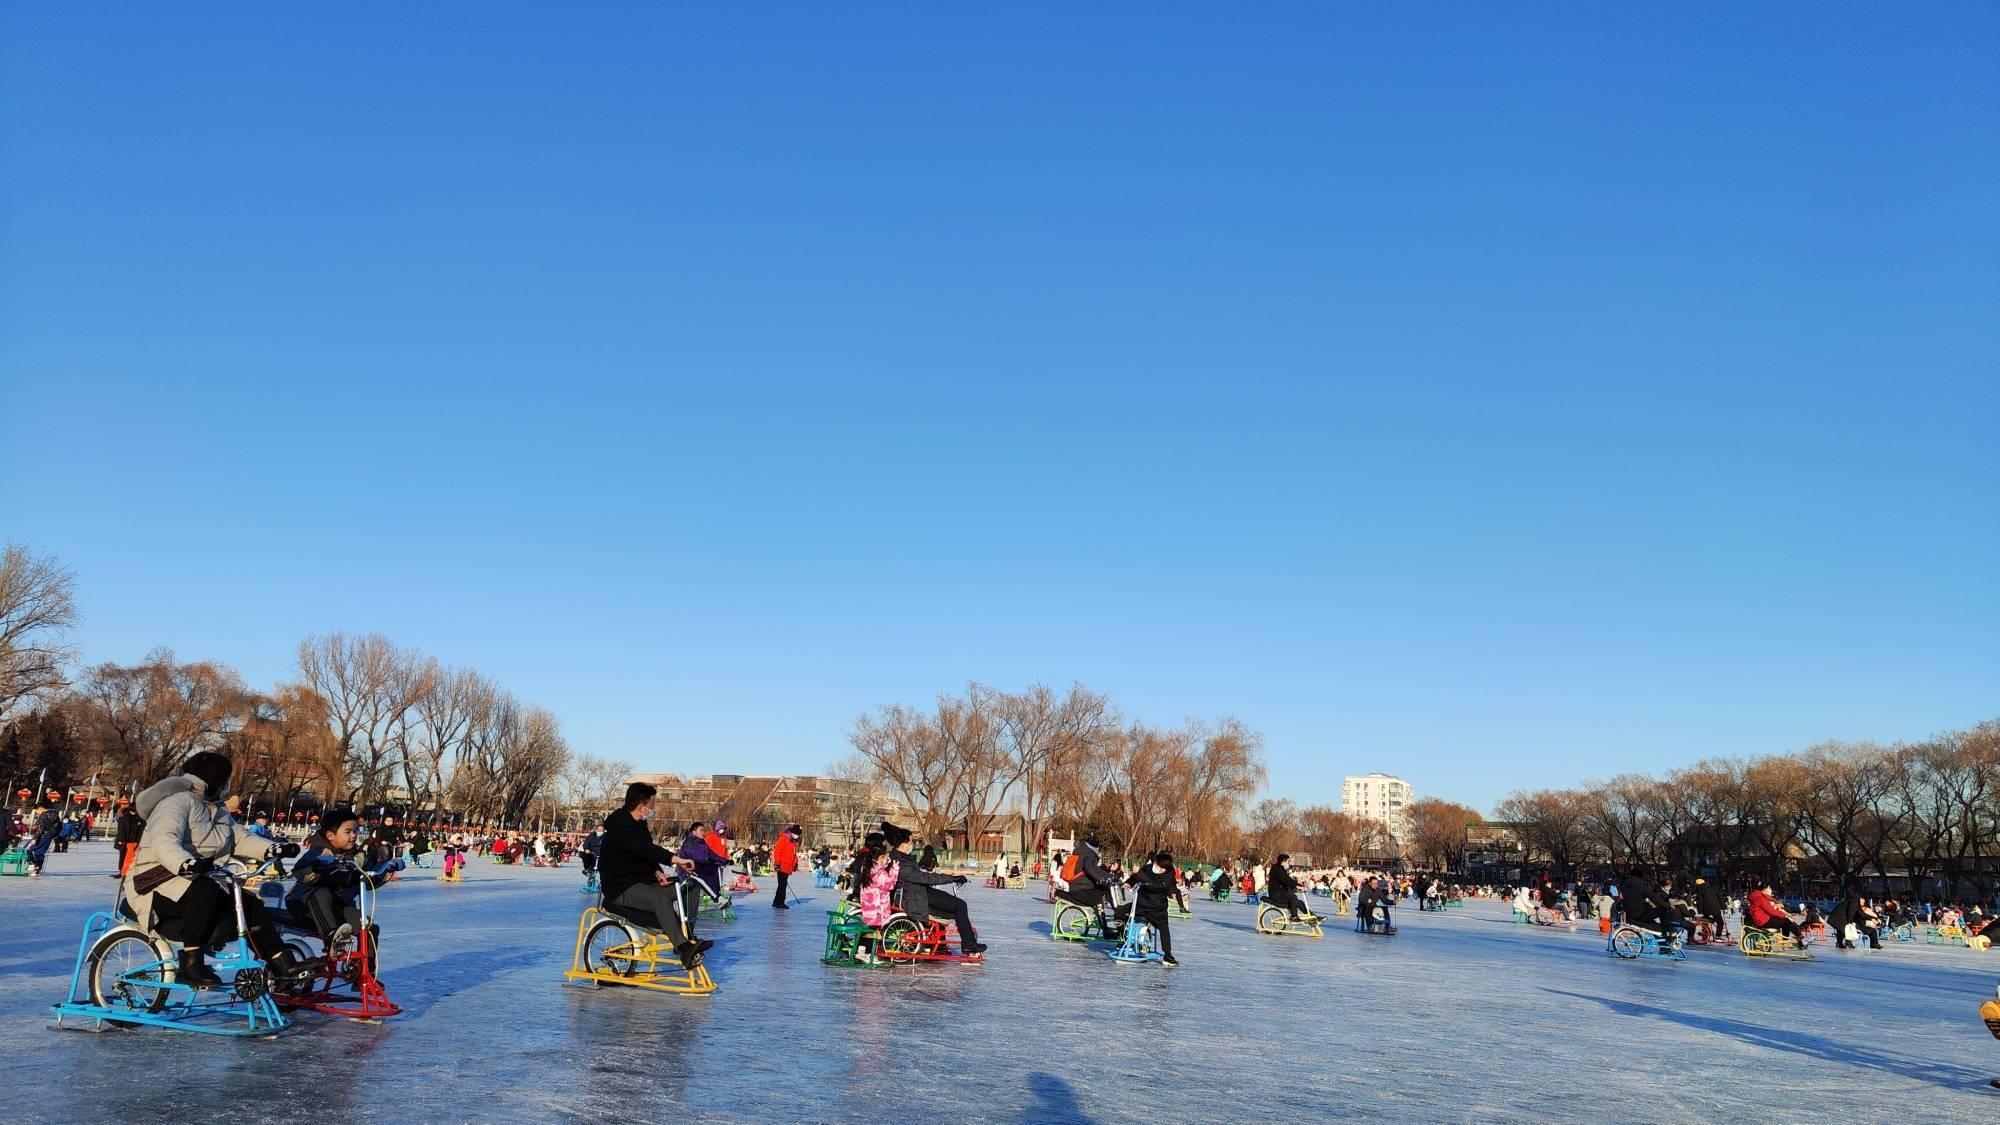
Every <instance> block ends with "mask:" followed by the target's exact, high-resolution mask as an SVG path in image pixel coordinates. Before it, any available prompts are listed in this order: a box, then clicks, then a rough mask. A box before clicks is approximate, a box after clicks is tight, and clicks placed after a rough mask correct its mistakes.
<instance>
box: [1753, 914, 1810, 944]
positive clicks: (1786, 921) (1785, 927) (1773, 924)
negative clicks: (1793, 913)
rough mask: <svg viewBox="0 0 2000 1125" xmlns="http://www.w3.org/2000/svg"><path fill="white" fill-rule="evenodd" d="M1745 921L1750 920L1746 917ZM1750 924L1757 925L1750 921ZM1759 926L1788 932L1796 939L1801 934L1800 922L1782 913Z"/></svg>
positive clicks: (1761, 928)
mask: <svg viewBox="0 0 2000 1125" xmlns="http://www.w3.org/2000/svg"><path fill="white" fill-rule="evenodd" d="M1745 921H1746V922H1748V919H1745ZM1749 924H1751V925H1755V923H1749ZM1757 928H1758V929H1760V930H1776V931H1778V932H1779V933H1781V934H1787V935H1789V936H1791V937H1792V938H1794V939H1796V938H1797V937H1798V936H1799V924H1798V923H1797V922H1794V921H1792V920H1791V919H1790V918H1786V917H1784V916H1782V915H1780V916H1777V917H1774V918H1772V919H1771V920H1770V921H1768V922H1765V923H1764V924H1763V925H1761V926H1757Z"/></svg>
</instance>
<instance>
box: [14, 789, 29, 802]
mask: <svg viewBox="0 0 2000 1125" xmlns="http://www.w3.org/2000/svg"><path fill="white" fill-rule="evenodd" d="M32 792H34V790H32V789H16V790H14V796H16V797H19V798H21V799H22V800H23V801H25V800H27V799H28V794H30V793H32Z"/></svg>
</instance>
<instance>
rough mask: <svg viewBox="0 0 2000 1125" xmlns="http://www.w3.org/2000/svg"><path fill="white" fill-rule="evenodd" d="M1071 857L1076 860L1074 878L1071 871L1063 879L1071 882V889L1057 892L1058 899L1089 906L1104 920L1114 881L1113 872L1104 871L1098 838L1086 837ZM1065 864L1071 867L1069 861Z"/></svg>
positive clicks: (1064, 874) (1065, 861)
mask: <svg viewBox="0 0 2000 1125" xmlns="http://www.w3.org/2000/svg"><path fill="white" fill-rule="evenodd" d="M1071 857H1072V858H1074V859H1075V860H1076V864H1075V873H1074V877H1072V875H1071V873H1070V872H1069V871H1064V872H1063V878H1064V879H1067V880H1068V881H1069V889H1068V890H1062V891H1057V892H1056V897H1057V898H1059V899H1062V900H1063V901H1065V902H1073V903H1075V904H1077V905H1078V906H1088V907H1090V908H1091V909H1092V910H1095V911H1097V913H1098V916H1099V917H1100V918H1102V917H1103V915H1104V904H1105V900H1106V899H1108V898H1109V897H1110V894H1109V888H1110V886H1111V882H1112V880H1111V872H1109V871H1106V870H1105V869H1104V862H1103V860H1102V858H1101V857H1100V856H1099V854H1098V851H1097V837H1095V836H1085V837H1084V838H1083V842H1082V843H1081V844H1078V845H1077V848H1076V851H1075V852H1073V853H1071ZM1063 863H1064V866H1065V867H1067V866H1069V861H1068V860H1064V861H1063Z"/></svg>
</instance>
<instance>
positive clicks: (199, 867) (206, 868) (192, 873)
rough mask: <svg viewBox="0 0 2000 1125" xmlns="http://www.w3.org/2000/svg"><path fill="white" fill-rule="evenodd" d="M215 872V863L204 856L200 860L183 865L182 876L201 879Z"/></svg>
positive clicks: (192, 860) (189, 861)
mask: <svg viewBox="0 0 2000 1125" xmlns="http://www.w3.org/2000/svg"><path fill="white" fill-rule="evenodd" d="M213 870H215V861H214V860H212V859H210V858H208V857H207V856H202V857H201V858H200V859H191V860H188V861H187V862H186V863H183V864H181V874H182V875H185V876H187V877H188V878H190V879H196V878H200V877H201V876H203V875H206V874H208V873H209V872H211V871H213Z"/></svg>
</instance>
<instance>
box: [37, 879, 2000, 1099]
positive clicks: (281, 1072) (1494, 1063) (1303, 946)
mask: <svg viewBox="0 0 2000 1125" xmlns="http://www.w3.org/2000/svg"><path fill="white" fill-rule="evenodd" d="M110 865H111V849H110V847H109V846H108V845H105V844H101V843H98V844H87V845H79V846H78V847H77V849H76V850H74V851H72V852H71V853H70V854H68V855H56V856H51V857H50V858H49V865H48V874H47V875H46V876H45V877H44V878H42V879H40V880H33V881H31V880H27V879H16V878H6V879H0V1037H4V1042H5V1044H6V1051H7V1060H8V1063H9V1065H8V1067H7V1071H6V1077H5V1078H4V1079H0V1089H4V1102H0V1104H4V1106H5V1108H4V1110H0V1119H4V1120H7V1121H10V1122H23V1121H52V1122H53V1121H62V1122H69V1123H74V1122H80V1121H113V1120H116V1121H133V1122H136V1121H175V1122H185V1121H191V1120H192V1121H209V1122H247V1121H264V1120H289V1121H302V1122H303V1121H312V1122H322V1121H335V1120H348V1121H373V1120H395V1121H544V1120H546V1121H609V1120H637V1121H661V1120H669V1119H683V1118H689V1117H692V1118H695V1119H701V1120H710V1121H764V1122H783V1121H879V1120H894V1121H905V1122H914V1121H931V1120H936V1121H968V1120H970V1121H1106V1122H1110V1121H1137V1120H1153V1121H1159V1120H1170V1121H1234V1120H1262V1121H1290V1120H1315V1119H1320V1118H1328V1117H1332V1118H1348V1117H1384V1118H1390V1119H1397V1120H1406V1119H1407V1120H1415V1119H1423V1120H1454V1121H1481V1122H1485V1121H1548V1120H1552V1119H1553V1120H1597V1121H1603V1120H1610V1121H1748V1120H1753V1119H1755V1120H1762V1121H1806V1120H1858V1121H1889V1120H1919V1119H1929V1120H1945V1121H1992V1120H1994V1119H1995V1118H1996V1116H2000V1091H1995V1090H1992V1089H1989V1088H1988V1087H1987V1085H1986V1083H1987V1081H1988V1080H1989V1079H1990V1078H1992V1077H1994V1076H1996V1075H2000V1042H1996V1041H1995V1040H1994V1039H1993V1038H1992V1037H1991V1036H1989V1035H1988V1034H1987V1032H1986V1030H1985V1028H1984V1027H1983V1026H1981V1024H1980V1023H1979V1020H1978V1018H1977V1008H1978V1005H1979V1003H1980V1001H1981V1000H1982V999H1984V998H1986V997H1990V996H1992V995H1993V989H1994V984H1995V979H1996V977H2000V953H1985V954H1980V953H1975V952H1971V951H1968V950H1964V949H1959V948H1945V947H1925V946H1920V945H1906V946H1893V945H1892V946H1891V948H1889V949H1886V950H1884V951H1882V952H1879V953H1873V952H1867V951H1862V952H1855V953H1844V952H1838V951H1835V950H1832V949H1824V950H1822V951H1821V953H1820V957H1819V959H1818V960H1816V961H1814V962H1811V963H1774V962H1762V961H1751V960H1748V959H1745V958H1744V957H1742V956H1741V955H1739V954H1737V953H1736V952H1734V951H1733V950H1732V951H1726V952H1724V951H1711V950H1701V949H1696V950H1692V951H1690V954H1689V959H1688V961H1687V962H1686V963H1684V964H1672V963H1667V962H1657V961H1648V962H1638V963H1630V962H1620V961H1615V960H1613V959H1612V958H1610V957H1607V956H1606V955H1605V954H1604V952H1603V941H1602V939H1601V938H1599V937H1598V936H1597V935H1596V934H1595V933H1593V932H1590V931H1588V930H1586V931H1584V932H1580V933H1576V934H1570V933H1566V932H1560V931H1551V930H1546V929H1540V928H1535V927H1525V926H1515V925H1512V924H1510V922H1509V920H1508V918H1509V916H1508V913H1507V910H1506V908H1505V906H1504V905H1500V904H1494V903H1474V904H1470V905H1468V906H1466V907H1464V908H1463V909H1461V910H1456V911H1453V912H1450V913H1447V914H1442V915H1439V914H1419V913H1417V912H1416V911H1415V910H1414V909H1411V910H1405V911H1402V912H1400V913H1399V916H1398V918H1397V921H1398V923H1399V924H1400V925H1401V927H1402V932H1401V933H1400V934H1398V935H1397V936H1396V937H1394V938H1381V937H1365V936H1362V935H1359V934H1355V933H1353V932H1352V931H1351V930H1350V929H1348V928H1347V925H1348V923H1347V922H1346V920H1341V921H1340V922H1338V923H1336V924H1331V925H1329V926H1328V929H1327V934H1326V937H1325V939H1324V940H1320V941H1313V940H1310V939H1303V938H1277V937H1266V936H1261V935H1259V934H1257V933H1255V932H1254V930H1253V929H1252V927H1251V911H1250V909H1249V908H1248V907H1246V906H1242V905H1238V904H1234V903H1227V904H1211V903H1207V902H1205V901H1204V902H1197V903H1196V904H1195V910H1196V914H1197V917H1196V919H1195V920H1193V921H1183V922H1177V923H1175V925H1174V946H1175V952H1176V953H1177V954H1178V955H1179V957H1180V959H1181V961H1182V963H1183V965H1182V967H1181V968H1179V969H1175V970H1172V971H1166V970H1162V969H1159V968H1157V967H1151V966H1149V967H1144V968H1135V967H1121V966H1117V965H1114V964H1113V963H1112V962H1110V961H1109V960H1108V959H1107V958H1105V957H1104V956H1103V954H1102V953H1100V952H1096V951H1094V950H1093V949H1090V948H1086V947H1080V946H1070V945H1066V944H1062V943H1057V942H1053V941H1050V940H1048V937H1047V932H1048V920H1049V908H1048V907H1047V905H1045V904H1044V903H1042V902H1041V901H1039V898H1038V896H1039V895H1040V893H1041V891H1040V886H1039V884H1031V885H1030V887H1031V889H1030V890H1027V891H994V890H986V889H982V888H980V887H979V886H978V885H977V883H976V882H975V883H974V885H973V886H971V887H969V888H968V889H967V891H966V896H967V898H968V900H969V901H970V903H971V905H972V912H973V918H974V921H975V922H976V923H977V925H978V927H979V931H980V936H981V937H982V938H983V939H984V940H985V941H986V942H988V943H989V944H990V945H991V946H992V949H991V951H990V952H989V953H988V955H987V956H988V958H989V962H988V963H987V964H986V965H984V966H982V967H977V968H974V967H962V966H955V965H937V966H925V967H922V968H915V969H898V970H894V971H885V972H868V971H857V970H842V969H834V968H828V967H825V966H822V965H821V964H820V963H819V955H820V951H821V944H822V938H823V934H824V926H825V921H826V914H825V911H826V910H827V909H829V908H830V907H831V906H832V905H833V904H834V894H835V892H833V891H817V890H813V889H811V880H810V878H809V877H808V878H805V879H803V880H801V881H802V882H804V883H805V884H806V887H805V888H803V889H800V890H799V891H798V893H799V895H800V896H801V897H802V898H804V899H805V900H806V901H805V902H804V903H802V904H801V905H799V906H795V907H794V908H793V909H792V910H790V911H786V912H776V911H772V910H771V909H769V893H770V892H769V887H768V881H765V883H766V889H765V891H764V892H763V893H762V894H759V895H755V896H748V898H747V901H743V902H742V903H741V904H740V905H739V908H738V912H739V917H738V919H737V920H736V921H735V922H714V921H706V920H705V921H704V923H703V926H702V931H701V932H702V933H703V935H704V936H707V937H712V938H714V939H716V940H717V942H718V945H717V947H716V949H715V950H714V952H713V953H712V954H710V957H709V965H710V967H711V970H712V971H713V973H714V976H715V978H716V981H717V983H718V984H719V986H720V987H719V990H718V991H717V992H716V993H715V994H714V995H712V996H708V997H683V996H669V995H658V994H650V993H645V992H641V991H637V990H629V989H612V988H606V989H599V990H592V989H589V988H586V987H581V986H574V985H566V984H565V983H564V981H563V977H562V971H563V969H564V968H566V967H567V966H568V963H569V958H570V952H571V948H572V945H573V943H574V940H575V933H576V923H577V917H578V914H579V913H580V911H581V910H582V908H583V906H584V904H585V902H586V896H585V895H583V894H582V893H581V892H580V886H581V883H580V879H581V876H580V874H579V872H578V871H577V870H576V869H575V868H574V867H570V868H563V869H557V870H553V871H551V870H536V869H530V868H515V867H499V866H495V865H493V864H491V863H490V862H488V861H486V860H483V859H482V860H478V861H476V862H474V863H473V864H472V865H471V866H470V867H469V868H468V876H467V879H466V881H465V882H464V883H462V884H459V885H456V886H454V885H449V884H442V883H439V882H437V880H436V875H437V872H436V871H434V870H419V871H413V872H410V873H408V875H407V877H406V879H405V880H404V881H403V882H401V883H399V884H397V885H395V886H392V887H390V888H389V889H388V890H386V891H385V892H384V894H383V896H382V913H381V922H382V925H383V928H384V932H385V936H384V947H383V968H382V975H383V978H384V980H385V982H386V983H387V985H388V989H389V993H390V995H391V997H392V998H394V999H395V1000H396V1001H397V1002H399V1003H401V1004H402V1005H403V1006H404V1008H405V1012H404V1014H403V1015H401V1016H399V1017H396V1018H394V1019H392V1020H390V1021H388V1022H387V1023H385V1024H381V1025H372V1026H371V1025H363V1024H350V1023H346V1022H342V1021H339V1020H334V1019H330V1018H327V1017H323V1016H318V1015H315V1014H312V1013H302V1014H300V1017H299V1025H298V1026H297V1027H296V1028H294V1029H293V1030H292V1031H289V1032H287V1033H286V1034H285V1035H284V1036H282V1037H281V1038H278V1039H276V1040H248V1041H236V1040H226V1039H216V1038H211V1037H206V1036H196V1035H191V1034H186V1033H176V1032H163V1031H157V1030H137V1031H113V1032H107V1033H102V1034H91V1033H85V1032H58V1031H54V1030H50V1029H49V1027H50V1022H51V1021H50V1014H49V1005H50V1004H52V1003H54V1002H55V1001H56V1000H57V999H58V998H59V997H60V996H61V994H62V991H63V988H64V986H65V984H66V983H67V978H68V974H69V971H70V966H71V962H72V960H73V958H74V956H75V953H76V943H77V940H78V937H79V935H80V933H81V930H82V926H83V922H84V918H85V916H86V915H87V914H88V913H89V912H90V911H91V910H93V909H97V908H100V907H102V906H105V905H108V903H109V900H110V896H111V889H112V886H113V884H112V881H111V880H110V879H109V878H107V877H106V875H107V874H108V873H109V871H110V870H111V866H110ZM1314 901H1315V903H1320V902H1323V901H1324V900H1314Z"/></svg>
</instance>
